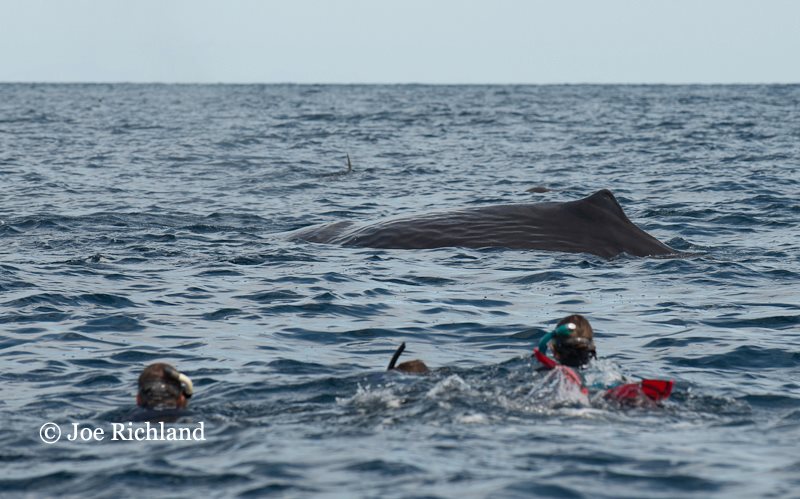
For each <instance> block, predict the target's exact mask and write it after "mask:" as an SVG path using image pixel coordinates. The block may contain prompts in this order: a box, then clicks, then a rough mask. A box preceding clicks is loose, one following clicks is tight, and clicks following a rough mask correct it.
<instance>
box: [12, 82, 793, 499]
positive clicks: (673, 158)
mask: <svg viewBox="0 0 800 499" xmlns="http://www.w3.org/2000/svg"><path fill="white" fill-rule="evenodd" d="M348 155H349V157H350V159H351V162H352V171H350V172H348V171H347V167H346V162H347V159H346V158H347V156H348ZM0 185H1V186H2V190H0V495H3V496H26V497H81V498H86V497H135V496H138V497H158V496H169V497H194V498H196V497H204V498H205V497H208V498H215V497H263V496H270V495H275V496H279V497H331V498H333V497H348V498H349V497H576V498H577V497H591V498H596V497H606V498H619V497H702V498H707V497H720V498H722V497H724V498H729V497H800V230H798V221H799V219H800V205H799V204H798V199H800V86H582V85H581V86H425V85H403V86H360V85H347V86H325V85H322V86H316V85H252V86H250V85H242V86H239V85H199V86H193V85H123V84H114V85H102V84H100V85H78V84H73V85H44V84H4V85H0ZM537 186H539V187H546V188H548V189H549V192H545V193H539V194H537V193H532V192H527V191H528V189H530V188H532V187H537ZM599 189H609V190H611V191H612V192H613V193H614V194H615V195H616V197H617V199H618V200H619V202H620V204H621V205H622V207H623V208H624V210H625V211H626V213H627V214H628V216H629V217H630V218H631V220H633V221H634V222H635V223H636V224H638V225H639V226H640V227H642V228H643V229H644V230H646V231H647V232H649V233H651V234H653V235H654V236H655V237H657V238H658V239H660V240H661V241H663V242H665V243H666V244H669V245H670V246H672V247H673V248H676V249H678V250H680V251H682V252H684V253H686V254H687V255H685V256H684V257H682V258H668V259H664V258H636V257H629V256H625V255H622V256H619V257H617V258H613V259H610V260H606V259H602V258H599V257H596V256H592V255H590V254H566V253H557V252H541V251H538V252H537V251H517V250H503V249H463V248H441V249H434V250H385V249H369V248H352V247H341V246H335V245H324V244H313V243H308V242H300V241H295V240H292V239H291V238H290V237H288V236H287V234H289V233H290V232H291V231H293V230H296V229H299V228H302V227H307V226H310V225H314V224H320V223H326V222H335V221H343V220H352V221H374V220H379V219H382V218H385V217H392V216H398V215H407V214H412V213H427V212H431V211H443V210H448V209H459V208H464V207H475V206H481V205H488V204H501V203H530V202H538V201H569V200H575V199H579V198H582V197H584V196H587V195H589V194H592V193H593V192H595V191H597V190H599ZM570 313H581V314H583V315H585V316H586V317H587V318H588V319H589V320H590V321H591V322H592V324H593V326H594V329H595V341H596V344H597V348H598V354H599V359H598V361H596V362H595V363H594V364H593V365H592V366H591V367H590V368H589V369H588V370H587V377H590V378H592V379H595V380H601V381H602V380H606V381H608V380H610V381H614V380H619V379H622V378H623V377H628V378H632V379H637V378H646V377H650V378H666V379H673V380H675V382H676V385H675V391H674V393H673V395H672V397H671V398H670V399H669V400H667V401H666V402H664V403H663V404H662V405H661V406H645V407H620V406H618V405H613V404H609V403H605V402H603V401H601V400H600V401H598V400H593V401H590V402H589V403H586V401H585V400H582V399H580V398H579V397H574V396H573V395H574V394H570V393H568V392H567V391H565V390H564V389H563V388H564V387H561V386H556V385H554V383H553V380H552V379H551V378H548V376H546V375H545V374H543V373H541V372H537V370H536V367H537V364H536V363H535V361H533V360H532V359H531V358H530V353H531V349H532V347H533V346H534V345H535V344H536V343H537V341H538V340H539V338H541V336H542V335H543V334H545V333H546V332H548V331H550V330H551V329H552V328H553V327H554V325H555V323H556V322H557V321H558V320H559V319H560V318H561V317H563V316H565V315H568V314H570ZM401 342H406V344H407V346H408V348H407V351H406V354H405V355H404V356H403V358H402V359H401V360H408V359H413V358H421V359H424V360H425V362H426V363H427V364H428V365H429V366H430V367H432V368H433V369H434V371H433V373H432V374H431V375H429V376H409V375H402V374H398V373H394V372H390V373H387V372H386V371H385V369H386V365H387V363H388V361H389V358H390V356H391V354H392V352H394V350H395V348H396V347H397V346H398V345H399V344H400V343H401ZM156 361H165V362H170V363H172V364H174V365H175V366H176V367H178V368H179V369H180V370H182V371H183V372H185V373H186V374H188V375H189V376H190V377H191V378H192V379H193V380H194V383H195V396H194V397H193V398H192V400H191V405H190V410H189V411H188V413H187V414H185V415H184V419H183V421H184V422H185V421H190V422H191V423H192V424H194V423H198V422H203V423H204V428H205V440H204V441H180V442H174V441H111V440H110V439H105V440H103V441H99V440H88V441H72V442H70V441H68V440H67V439H66V438H62V439H61V440H60V441H58V442H56V443H55V444H49V445H48V444H45V443H43V442H42V441H41V440H40V428H41V427H42V425H43V424H44V423H46V422H53V423H56V424H58V425H60V426H61V427H62V429H63V431H64V434H65V435H66V433H67V432H68V431H69V428H71V425H72V424H73V423H78V424H79V425H80V426H81V427H86V428H103V429H106V431H109V429H110V427H111V426H110V425H111V424H112V423H114V422H126V421H128V419H126V418H127V417H128V416H127V415H128V414H130V413H131V411H132V410H133V409H134V408H135V401H134V397H135V394H136V380H137V377H138V374H139V372H140V371H141V370H142V369H143V368H144V367H145V366H146V365H147V364H149V363H151V362H156ZM174 424H175V425H180V424H184V423H181V422H180V421H179V422H176V423H174ZM186 424H188V423H186Z"/></svg>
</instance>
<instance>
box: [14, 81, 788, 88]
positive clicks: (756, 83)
mask: <svg viewBox="0 0 800 499" xmlns="http://www.w3.org/2000/svg"><path fill="white" fill-rule="evenodd" d="M0 85H187V86H189V85H242V86H246V85H275V86H279V85H284V86H291V85H294V86H442V87H447V86H449V87H455V86H464V87H467V86H475V87H478V86H779V85H781V86H791V85H800V81H796V82H785V81H772V82H767V81H761V82H759V81H752V82H692V81H686V82H623V81H618V82H589V81H586V82H473V83H464V82H422V81H419V82H415V81H409V82H388V81H385V82H384V81H364V82H357V81H353V82H325V81H320V82H310V81H249V82H242V81H160V80H153V81H145V80H142V81H134V80H107V81H103V80H38V81H37V80H0Z"/></svg>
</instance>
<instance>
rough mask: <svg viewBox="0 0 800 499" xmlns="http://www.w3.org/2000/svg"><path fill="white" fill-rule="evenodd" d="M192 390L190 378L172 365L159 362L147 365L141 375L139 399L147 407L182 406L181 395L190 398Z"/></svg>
mask: <svg viewBox="0 0 800 499" xmlns="http://www.w3.org/2000/svg"><path fill="white" fill-rule="evenodd" d="M187 385H188V386H187ZM192 390H193V387H192V385H191V380H189V378H187V377H186V376H185V375H183V374H181V373H180V372H178V370H177V369H175V368H174V367H172V366H171V365H169V364H165V363H162V362H158V363H155V364H150V365H149V366H147V367H146V368H145V370H144V371H142V374H140V375H139V394H138V397H137V400H138V403H139V406H140V407H143V408H145V409H175V408H181V400H180V399H181V395H184V396H185V397H186V398H189V397H191V396H192ZM185 403H186V402H185V399H184V401H183V404H184V405H185Z"/></svg>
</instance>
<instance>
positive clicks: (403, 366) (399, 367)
mask: <svg viewBox="0 0 800 499" xmlns="http://www.w3.org/2000/svg"><path fill="white" fill-rule="evenodd" d="M405 349H406V344H405V342H403V343H401V344H400V346H399V347H397V350H395V352H394V355H392V360H391V361H389V367H388V368H387V369H386V370H387V371H400V372H404V373H408V374H427V373H429V372H430V369H428V366H426V365H425V363H424V362H422V361H421V360H416V359H415V360H408V361H406V362H401V363H400V364H398V363H397V359H399V358H400V355H401V354H402V353H403V351H405Z"/></svg>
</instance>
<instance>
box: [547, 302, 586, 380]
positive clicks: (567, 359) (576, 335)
mask: <svg viewBox="0 0 800 499" xmlns="http://www.w3.org/2000/svg"><path fill="white" fill-rule="evenodd" d="M565 324H566V325H568V326H569V324H573V325H574V327H569V329H571V330H572V332H571V333H570V334H568V335H561V334H557V335H554V336H553V341H552V343H551V344H550V345H551V348H552V349H553V357H555V359H556V360H557V361H558V362H560V363H561V364H564V365H565V366H569V367H582V366H585V365H586V364H588V363H589V361H590V360H591V359H594V358H597V352H596V351H595V347H594V340H593V338H594V333H593V331H592V326H591V325H590V324H589V321H588V320H586V318H585V317H583V316H582V315H578V314H575V315H570V316H569V317H564V318H563V319H561V320H560V321H559V323H558V326H562V325H565ZM558 326H556V327H558Z"/></svg>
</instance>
